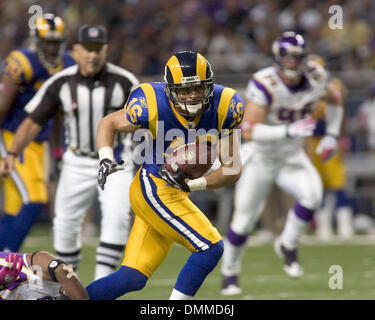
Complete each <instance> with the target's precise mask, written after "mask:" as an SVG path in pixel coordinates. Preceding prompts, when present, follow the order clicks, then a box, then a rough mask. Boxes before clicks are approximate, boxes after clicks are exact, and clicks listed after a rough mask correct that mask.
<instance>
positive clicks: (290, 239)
mask: <svg viewBox="0 0 375 320" xmlns="http://www.w3.org/2000/svg"><path fill="white" fill-rule="evenodd" d="M308 225H309V222H308V221H305V220H302V219H300V218H299V217H297V215H296V214H295V212H294V210H293V208H292V209H290V210H289V212H288V216H287V218H286V222H285V226H284V229H283V231H282V233H281V236H280V240H281V243H282V244H283V245H284V246H285V247H286V248H287V249H289V250H293V249H296V248H297V247H298V244H299V241H300V239H301V237H302V236H303V235H304V234H305V232H306V229H307V226H308Z"/></svg>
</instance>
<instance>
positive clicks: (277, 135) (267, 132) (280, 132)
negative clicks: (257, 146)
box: [251, 123, 287, 141]
mask: <svg viewBox="0 0 375 320" xmlns="http://www.w3.org/2000/svg"><path fill="white" fill-rule="evenodd" d="M251 136H252V139H253V140H254V141H275V140H281V139H284V138H286V137H287V126H286V125H276V126H272V125H267V124H264V123H257V124H255V125H254V127H253V132H252V134H251Z"/></svg>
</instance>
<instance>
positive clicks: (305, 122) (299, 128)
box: [287, 117, 316, 138]
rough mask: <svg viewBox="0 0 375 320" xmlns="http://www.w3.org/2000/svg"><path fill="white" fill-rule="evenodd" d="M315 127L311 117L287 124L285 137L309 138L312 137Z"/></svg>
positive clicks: (314, 121)
mask: <svg viewBox="0 0 375 320" xmlns="http://www.w3.org/2000/svg"><path fill="white" fill-rule="evenodd" d="M315 127H316V120H315V119H313V118H311V117H307V118H303V119H301V120H297V121H294V122H292V123H290V124H288V126H287V136H288V137H291V138H295V137H310V136H312V135H313V133H314V129H315Z"/></svg>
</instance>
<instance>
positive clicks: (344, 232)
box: [336, 207, 354, 237]
mask: <svg viewBox="0 0 375 320" xmlns="http://www.w3.org/2000/svg"><path fill="white" fill-rule="evenodd" d="M352 217H353V211H352V209H351V208H350V207H340V208H338V209H337V211H336V221H337V233H338V234H339V235H340V236H342V237H351V236H353V234H354V228H353V221H352Z"/></svg>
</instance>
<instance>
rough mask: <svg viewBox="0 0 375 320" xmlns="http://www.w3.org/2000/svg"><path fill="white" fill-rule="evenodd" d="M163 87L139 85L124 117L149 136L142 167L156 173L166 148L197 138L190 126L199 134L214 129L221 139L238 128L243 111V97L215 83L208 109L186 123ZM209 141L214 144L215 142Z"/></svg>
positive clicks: (154, 83) (163, 85) (155, 83)
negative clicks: (150, 139)
mask: <svg viewBox="0 0 375 320" xmlns="http://www.w3.org/2000/svg"><path fill="white" fill-rule="evenodd" d="M164 88H165V83H158V82H153V83H146V84H142V85H140V86H139V87H138V88H136V89H135V90H134V91H133V92H132V94H131V95H130V97H129V99H128V101H127V104H126V106H125V111H126V116H127V119H128V120H129V121H130V122H131V123H132V124H133V125H134V126H136V127H138V128H144V129H147V130H148V131H149V132H150V133H151V135H152V144H153V145H152V153H149V154H148V155H146V157H145V163H144V164H143V168H145V169H146V170H147V171H149V172H151V173H152V174H154V175H156V176H158V169H159V166H160V164H162V163H164V160H163V154H164V153H167V150H168V148H170V149H175V148H176V147H178V146H179V145H182V144H186V143H190V142H194V141H192V139H196V135H193V134H189V131H190V130H191V129H195V130H196V132H197V135H199V132H202V135H205V133H206V134H207V133H208V132H210V133H214V131H212V130H213V129H214V130H216V131H215V132H217V138H220V136H221V135H228V134H231V133H232V131H233V129H236V128H239V125H240V123H241V121H242V118H243V111H244V109H243V108H244V104H243V100H242V98H241V96H240V95H239V94H238V93H237V92H236V91H235V90H233V89H231V88H228V87H224V86H221V85H214V93H213V99H212V103H211V105H210V107H209V109H208V110H207V111H206V112H205V113H203V114H202V115H201V116H197V117H195V118H194V120H193V121H191V122H189V121H188V120H187V119H186V118H185V117H183V116H181V115H180V114H179V113H178V112H177V111H176V109H175V108H174V106H173V104H172V103H171V102H170V100H169V99H168V97H167V96H166V95H165V93H164ZM210 130H211V131H210ZM175 135H176V136H175ZM210 136H211V135H210ZM200 141H202V140H200ZM210 142H211V143H212V144H215V141H210ZM160 146H162V147H161V148H160ZM150 147H151V146H150ZM147 150H151V149H147ZM151 157H152V158H151Z"/></svg>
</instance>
